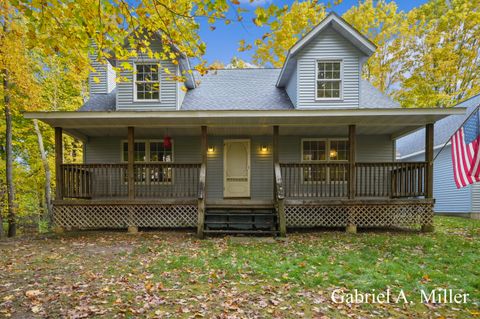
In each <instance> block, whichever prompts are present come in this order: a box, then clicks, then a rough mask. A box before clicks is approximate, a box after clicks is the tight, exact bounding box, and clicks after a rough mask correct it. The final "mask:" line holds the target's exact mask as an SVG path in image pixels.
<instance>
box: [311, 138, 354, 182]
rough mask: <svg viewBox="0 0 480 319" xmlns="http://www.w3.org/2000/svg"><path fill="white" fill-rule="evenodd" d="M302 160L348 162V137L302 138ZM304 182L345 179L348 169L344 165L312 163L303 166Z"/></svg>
mask: <svg viewBox="0 0 480 319" xmlns="http://www.w3.org/2000/svg"><path fill="white" fill-rule="evenodd" d="M302 162H304V163H318V164H321V163H346V162H348V140H347V139H319V138H308V139H303V140H302ZM302 173H303V176H302V180H303V182H306V183H309V182H314V183H316V182H327V181H345V180H346V178H347V171H346V168H345V166H344V165H340V166H335V165H331V166H328V165H312V166H307V167H304V168H303V172H302Z"/></svg>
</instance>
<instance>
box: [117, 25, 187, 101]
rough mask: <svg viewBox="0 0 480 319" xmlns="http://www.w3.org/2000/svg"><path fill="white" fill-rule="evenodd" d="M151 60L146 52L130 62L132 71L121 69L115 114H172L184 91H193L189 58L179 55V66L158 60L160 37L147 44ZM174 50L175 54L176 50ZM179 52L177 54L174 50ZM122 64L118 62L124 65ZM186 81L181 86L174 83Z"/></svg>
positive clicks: (160, 50)
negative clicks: (154, 111) (121, 111)
mask: <svg viewBox="0 0 480 319" xmlns="http://www.w3.org/2000/svg"><path fill="white" fill-rule="evenodd" d="M149 43H150V44H149V45H150V49H151V51H152V53H153V56H154V57H152V56H149V55H148V53H147V52H137V55H136V56H135V57H132V58H130V59H129V61H128V62H129V64H130V65H131V67H132V70H129V69H122V71H121V74H120V75H121V78H122V81H120V82H119V83H118V85H117V86H118V88H117V102H116V109H117V110H171V109H179V108H180V105H181V104H182V101H183V98H184V96H185V88H186V89H191V88H194V87H195V80H194V79H193V75H192V74H190V73H188V70H190V64H189V61H188V58H187V57H186V56H185V55H184V54H182V53H179V58H178V60H177V61H178V63H173V62H172V61H171V60H159V59H158V58H155V56H158V54H156V53H160V52H162V43H161V40H160V35H158V34H156V35H155V36H154V37H153V38H152V39H150V40H149ZM173 50H177V49H176V48H175V47H174V48H173ZM177 52H178V50H177ZM123 62H125V61H118V62H117V63H120V65H121V63H123ZM180 75H184V76H185V77H186V81H185V82H184V83H181V82H179V81H177V79H175V77H178V76H180ZM184 87H185V88H184Z"/></svg>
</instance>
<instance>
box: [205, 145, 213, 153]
mask: <svg viewBox="0 0 480 319" xmlns="http://www.w3.org/2000/svg"><path fill="white" fill-rule="evenodd" d="M214 152H215V147H214V146H213V145H210V146H209V147H208V148H207V153H210V154H212V153H214Z"/></svg>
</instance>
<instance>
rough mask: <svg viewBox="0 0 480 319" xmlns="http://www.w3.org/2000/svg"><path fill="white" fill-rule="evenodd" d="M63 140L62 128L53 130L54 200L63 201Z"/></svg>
mask: <svg viewBox="0 0 480 319" xmlns="http://www.w3.org/2000/svg"><path fill="white" fill-rule="evenodd" d="M62 164H63V139H62V128H61V127H56V128H55V199H57V200H62V199H63V172H62Z"/></svg>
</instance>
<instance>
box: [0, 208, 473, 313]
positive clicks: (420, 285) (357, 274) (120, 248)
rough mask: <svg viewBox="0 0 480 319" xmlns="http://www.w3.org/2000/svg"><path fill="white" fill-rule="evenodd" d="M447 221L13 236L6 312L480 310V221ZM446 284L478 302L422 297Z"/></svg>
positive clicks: (1, 300)
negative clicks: (425, 229)
mask: <svg viewBox="0 0 480 319" xmlns="http://www.w3.org/2000/svg"><path fill="white" fill-rule="evenodd" d="M435 224H436V231H435V232H434V233H430V234H423V233H418V232H378V231H377V232H373V231H368V232H362V233H359V234H357V235H349V234H346V233H344V232H338V231H324V232H316V233H299V234H289V237H288V240H287V241H285V242H282V241H280V242H276V243H265V242H262V241H259V240H255V239H252V240H246V241H245V240H242V241H238V240H234V239H232V238H211V239H207V240H197V239H195V237H193V235H192V234H188V233H185V232H148V233H142V234H140V235H129V234H125V233H121V232H117V233H114V232H108V233H105V232H79V233H67V234H65V235H63V236H61V237H56V236H44V237H41V238H37V239H33V240H26V239H19V240H16V241H15V242H10V241H7V242H3V243H0V249H1V251H2V253H3V254H2V255H1V256H0V267H1V268H2V269H7V272H6V273H5V272H1V273H0V317H1V316H2V314H3V315H7V316H12V317H15V316H17V317H21V316H22V315H24V316H25V315H33V316H39V317H43V316H50V317H59V316H64V317H75V316H77V317H78V316H81V315H85V316H98V317H105V318H111V317H132V318H133V317H174V318H176V317H185V318H189V317H202V316H204V317H220V318H222V317H227V316H230V317H233V318H237V317H239V318H243V317H255V316H257V317H286V318H298V317H302V316H303V317H321V316H326V317H345V316H348V315H352V316H363V317H379V316H388V317H393V318H404V317H452V318H462V317H465V318H468V317H472V316H477V317H478V316H480V266H479V265H480V221H476V220H469V219H460V218H448V217H437V218H436V219H435ZM435 288H449V289H453V290H454V291H455V292H456V293H468V294H469V297H468V302H467V303H466V304H434V303H429V304H424V303H422V301H421V299H420V292H421V291H422V290H425V291H430V290H432V289H435ZM335 289H342V290H344V291H353V290H354V289H358V290H359V291H361V292H382V291H386V290H387V289H390V290H391V291H392V293H393V294H397V293H398V292H399V291H400V290H403V291H404V292H405V294H406V296H407V298H408V300H409V301H411V303H407V304H403V303H400V304H396V303H389V304H353V305H347V304H336V303H333V301H332V300H331V298H330V297H331V293H332V292H333V291H334V290H335ZM28 291H30V293H27V292H28ZM32 291H35V294H37V293H38V295H37V296H32Z"/></svg>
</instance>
